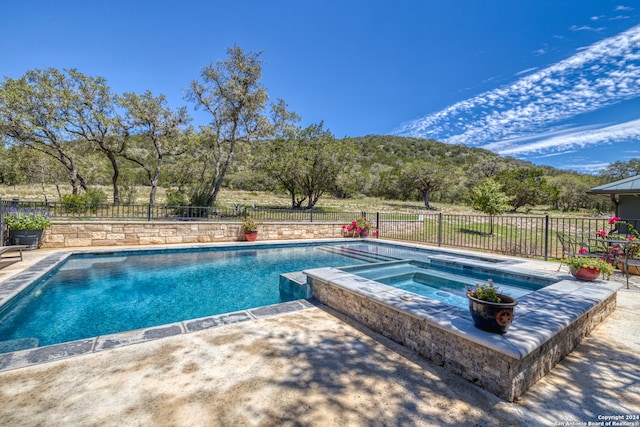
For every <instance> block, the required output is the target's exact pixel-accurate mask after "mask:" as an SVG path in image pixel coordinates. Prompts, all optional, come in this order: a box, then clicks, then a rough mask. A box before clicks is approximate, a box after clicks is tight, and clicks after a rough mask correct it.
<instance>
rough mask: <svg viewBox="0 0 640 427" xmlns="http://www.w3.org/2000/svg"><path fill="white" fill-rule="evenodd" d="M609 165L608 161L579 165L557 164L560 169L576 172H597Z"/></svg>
mask: <svg viewBox="0 0 640 427" xmlns="http://www.w3.org/2000/svg"><path fill="white" fill-rule="evenodd" d="M608 166H609V163H604V162H597V163H583V164H581V165H576V164H571V163H570V164H566V165H562V166H559V168H560V169H567V170H574V171H576V172H583V173H594V172H598V171H600V170H602V169H606V168H607V167H608Z"/></svg>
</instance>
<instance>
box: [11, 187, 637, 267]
mask: <svg viewBox="0 0 640 427" xmlns="http://www.w3.org/2000/svg"><path fill="white" fill-rule="evenodd" d="M18 209H38V210H39V209H45V210H47V211H48V212H49V213H50V214H51V215H52V217H53V218H54V220H57V221H64V220H128V221H132V220H133V221H241V220H242V219H244V218H246V217H247V216H251V217H252V218H254V219H256V220H258V221H272V222H279V221H281V222H342V223H345V224H346V223H350V222H351V221H353V220H354V219H355V218H356V217H357V216H361V215H362V216H365V217H367V218H368V219H369V221H371V222H372V223H374V224H375V227H376V228H377V229H378V236H379V237H383V238H388V239H396V240H407V241H413V242H421V243H428V244H432V245H437V246H450V247H458V248H467V249H477V250H483V251H488V252H494V253H501V254H507V255H515V256H522V257H530V258H544V259H548V258H562V257H563V256H565V255H567V254H566V253H565V249H564V248H563V247H562V244H561V243H560V240H559V239H558V237H557V236H558V233H564V234H565V235H568V236H572V237H575V238H576V239H577V240H582V241H584V240H588V238H590V237H593V238H595V237H596V231H597V230H607V231H610V230H611V229H612V225H611V224H609V219H608V218H564V217H562V218H560V217H558V218H554V217H551V216H548V215H547V216H520V215H500V216H488V215H450V214H442V213H424V214H420V213H415V214H398V213H380V212H377V213H374V214H371V213H367V212H331V211H323V210H318V209H309V210H288V209H268V208H259V207H254V208H245V207H236V208H225V209H220V208H208V207H192V206H150V205H111V204H94V205H89V204H81V203H61V202H52V203H45V202H22V201H18V200H15V199H14V200H11V201H8V200H0V242H5V241H6V240H5V238H6V230H5V226H4V221H3V219H4V216H6V215H7V214H8V213H10V212H12V211H13V210H18ZM623 220H625V221H627V222H630V223H631V224H633V225H634V226H635V227H636V228H639V227H638V224H640V220H638V219H624V218H623Z"/></svg>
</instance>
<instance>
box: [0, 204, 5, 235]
mask: <svg viewBox="0 0 640 427" xmlns="http://www.w3.org/2000/svg"><path fill="white" fill-rule="evenodd" d="M0 246H4V202H3V201H2V199H0Z"/></svg>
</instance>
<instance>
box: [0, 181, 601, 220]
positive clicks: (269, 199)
mask: <svg viewBox="0 0 640 427" xmlns="http://www.w3.org/2000/svg"><path fill="white" fill-rule="evenodd" d="M98 188H100V187H98ZM102 190H103V191H104V192H105V193H106V194H111V188H110V187H106V186H105V187H102ZM70 193H71V187H70V186H68V185H67V186H64V185H63V186H59V188H56V187H55V186H53V185H48V186H45V188H44V191H43V189H42V187H41V186H39V185H17V186H3V185H0V199H3V200H11V199H13V198H18V199H20V200H24V201H39V202H42V201H45V199H46V200H48V201H50V202H58V201H60V198H59V195H58V194H70ZM136 194H137V197H136V203H139V204H146V203H148V197H149V189H148V187H138V188H137V189H136ZM45 196H46V197H45ZM165 201H166V191H165V190H164V189H162V188H159V189H158V193H157V196H156V203H158V204H164V203H165ZM217 204H218V206H220V207H234V206H236V205H240V206H248V207H252V206H258V207H272V208H283V209H286V208H288V207H290V199H289V197H288V196H287V195H286V194H284V193H271V192H264V191H240V190H229V189H222V191H221V192H220V194H219V197H218V202H217ZM432 205H433V206H434V207H435V208H436V209H437V211H435V212H438V213H439V212H442V213H444V214H457V215H478V214H480V213H479V212H477V211H474V210H473V209H471V208H470V207H469V206H466V205H463V204H444V203H433V204H432ZM316 207H317V208H319V209H324V210H329V211H341V212H360V211H366V212H387V213H392V212H397V213H416V212H424V206H423V205H422V203H421V202H419V201H401V200H384V199H380V198H376V197H356V198H351V199H336V198H334V197H329V196H325V197H322V198H321V199H320V201H319V202H318V204H317V205H316ZM517 214H518V215H524V214H526V215H547V214H548V215H551V216H554V217H596V216H602V215H597V214H596V213H593V212H568V213H563V212H562V211H558V210H554V209H550V208H549V207H545V206H537V207H535V208H531V209H529V210H528V211H524V210H521V211H519V212H518V213H517ZM606 215H609V214H605V216H606Z"/></svg>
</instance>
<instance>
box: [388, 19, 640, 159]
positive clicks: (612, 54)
mask: <svg viewBox="0 0 640 427" xmlns="http://www.w3.org/2000/svg"><path fill="white" fill-rule="evenodd" d="M525 71H526V70H525ZM638 97H640V25H638V26H635V27H633V28H631V29H629V30H627V31H625V32H623V33H620V34H618V35H616V36H614V37H610V38H607V39H604V40H601V41H599V42H597V43H594V44H593V45H591V46H588V47H586V48H584V49H582V50H580V51H578V52H577V53H576V54H574V55H573V56H571V57H569V58H567V59H565V60H563V61H560V62H558V63H556V64H553V65H551V66H549V67H547V68H545V69H541V70H539V71H537V72H535V73H533V74H530V75H527V76H524V77H522V78H520V79H518V80H516V81H515V82H514V83H512V84H510V85H507V86H503V87H499V88H496V89H494V90H491V91H488V92H484V93H482V94H480V95H477V96H475V97H473V98H469V99H466V100H463V101H460V102H457V103H455V104H453V105H450V106H448V107H446V108H444V109H443V110H441V111H438V112H436V113H433V114H429V115H427V116H425V117H423V118H421V119H418V120H414V121H411V122H408V123H405V124H403V125H402V126H401V127H400V129H398V130H397V131H396V132H394V133H396V134H398V135H406V136H414V137H424V138H434V139H438V140H440V141H444V142H448V143H456V144H466V145H474V146H475V145H481V144H482V145H485V146H486V145H487V144H491V143H494V144H495V143H500V144H501V145H502V146H504V147H506V146H507V145H509V144H508V142H509V141H510V140H513V139H514V138H525V139H529V140H530V139H531V135H535V134H538V133H539V132H542V131H543V130H544V129H548V127H549V126H552V125H554V124H558V123H560V122H562V121H566V120H568V119H572V118H574V117H577V116H579V115H582V114H586V113H589V112H593V111H597V110H600V109H602V108H604V107H607V106H611V105H614V104H616V103H619V102H622V101H625V100H630V99H635V98H638ZM539 136H540V135H538V137H539ZM496 148H497V147H496ZM541 148H543V147H541Z"/></svg>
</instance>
